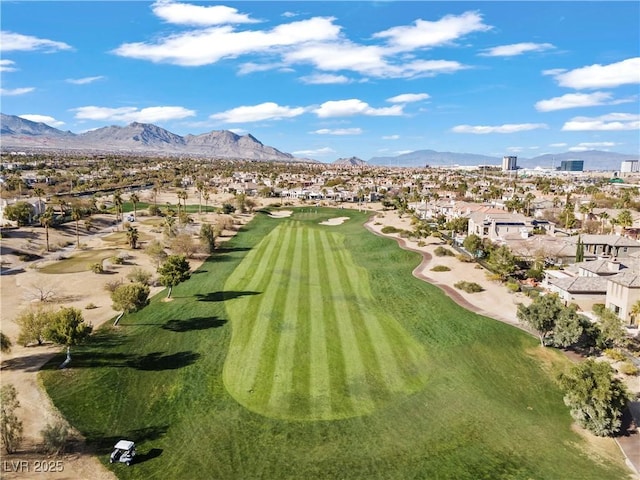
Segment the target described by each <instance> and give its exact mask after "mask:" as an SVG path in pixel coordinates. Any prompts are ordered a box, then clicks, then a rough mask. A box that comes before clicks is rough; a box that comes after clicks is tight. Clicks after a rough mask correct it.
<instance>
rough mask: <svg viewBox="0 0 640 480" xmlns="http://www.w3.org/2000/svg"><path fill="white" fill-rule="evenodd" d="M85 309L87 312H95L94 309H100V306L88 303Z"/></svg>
mask: <svg viewBox="0 0 640 480" xmlns="http://www.w3.org/2000/svg"><path fill="white" fill-rule="evenodd" d="M84 308H85V310H93V309H94V308H98V306H97V305H96V304H95V303H93V302H90V303H87V305H86V306H85V307H84Z"/></svg>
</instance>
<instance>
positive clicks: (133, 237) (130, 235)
mask: <svg viewBox="0 0 640 480" xmlns="http://www.w3.org/2000/svg"><path fill="white" fill-rule="evenodd" d="M139 238H140V236H139V235H138V229H137V228H136V227H132V226H129V228H127V240H128V241H129V246H130V247H131V248H132V249H133V250H135V249H136V248H137V247H138V239H139Z"/></svg>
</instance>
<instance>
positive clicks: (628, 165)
mask: <svg viewBox="0 0 640 480" xmlns="http://www.w3.org/2000/svg"><path fill="white" fill-rule="evenodd" d="M638 172H640V160H625V161H624V162H622V164H621V165H620V173H638Z"/></svg>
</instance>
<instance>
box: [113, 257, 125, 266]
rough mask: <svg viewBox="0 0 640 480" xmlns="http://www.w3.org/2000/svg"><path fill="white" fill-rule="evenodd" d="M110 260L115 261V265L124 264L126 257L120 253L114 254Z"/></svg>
mask: <svg viewBox="0 0 640 480" xmlns="http://www.w3.org/2000/svg"><path fill="white" fill-rule="evenodd" d="M109 261H110V262H111V263H113V264H114V265H122V264H123V263H124V258H122V257H120V256H118V255H114V256H113V257H111V258H110V259H109Z"/></svg>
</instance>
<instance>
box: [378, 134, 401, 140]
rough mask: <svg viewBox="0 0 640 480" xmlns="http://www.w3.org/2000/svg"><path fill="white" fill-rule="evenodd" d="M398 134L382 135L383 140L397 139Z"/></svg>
mask: <svg viewBox="0 0 640 480" xmlns="http://www.w3.org/2000/svg"><path fill="white" fill-rule="evenodd" d="M399 138H400V135H383V137H382V139H383V140H398V139H399Z"/></svg>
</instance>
